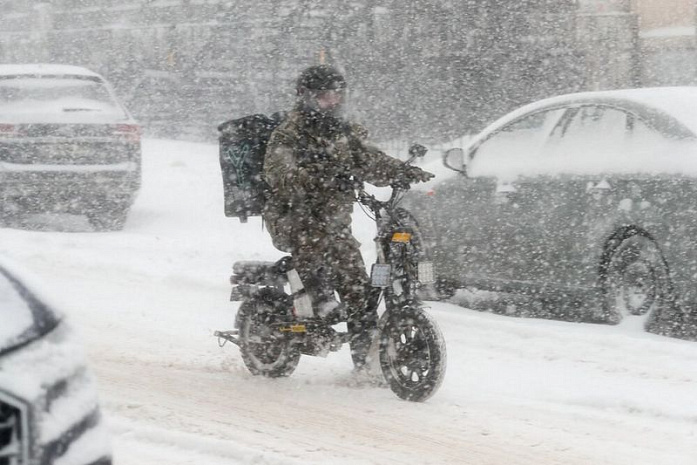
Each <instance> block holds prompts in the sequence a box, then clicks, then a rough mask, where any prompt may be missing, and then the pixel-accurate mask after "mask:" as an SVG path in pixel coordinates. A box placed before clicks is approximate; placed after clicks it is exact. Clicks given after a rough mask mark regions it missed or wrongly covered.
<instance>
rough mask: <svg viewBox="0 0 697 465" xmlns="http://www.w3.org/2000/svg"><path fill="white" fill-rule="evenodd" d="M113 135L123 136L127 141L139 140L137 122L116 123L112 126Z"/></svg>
mask: <svg viewBox="0 0 697 465" xmlns="http://www.w3.org/2000/svg"><path fill="white" fill-rule="evenodd" d="M114 135H115V136H118V137H123V138H124V139H126V140H127V141H129V142H140V126H138V125H137V124H117V125H116V126H114Z"/></svg>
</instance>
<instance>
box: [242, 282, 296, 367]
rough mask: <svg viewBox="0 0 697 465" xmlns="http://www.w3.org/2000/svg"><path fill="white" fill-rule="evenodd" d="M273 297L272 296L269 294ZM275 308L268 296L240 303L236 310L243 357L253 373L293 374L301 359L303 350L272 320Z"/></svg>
mask: <svg viewBox="0 0 697 465" xmlns="http://www.w3.org/2000/svg"><path fill="white" fill-rule="evenodd" d="M268 297H269V298H270V299H272V296H268ZM274 316H275V309H274V306H273V304H272V302H271V301H269V299H261V298H254V299H251V300H247V301H245V302H243V303H242V305H240V309H239V310H238V314H237V327H238V329H239V341H240V344H239V345H240V353H241V355H242V361H243V362H244V364H245V366H246V367H247V369H248V370H249V371H250V372H251V373H252V374H253V375H261V376H267V377H269V378H278V377H282V376H290V375H291V374H292V373H293V371H295V368H296V367H297V366H298V362H299V361H300V351H299V350H298V348H297V347H296V346H295V345H294V344H292V343H291V341H290V340H289V339H288V338H287V337H284V336H283V335H279V334H277V333H276V332H275V331H274V330H273V328H272V326H271V322H272V321H273V319H274Z"/></svg>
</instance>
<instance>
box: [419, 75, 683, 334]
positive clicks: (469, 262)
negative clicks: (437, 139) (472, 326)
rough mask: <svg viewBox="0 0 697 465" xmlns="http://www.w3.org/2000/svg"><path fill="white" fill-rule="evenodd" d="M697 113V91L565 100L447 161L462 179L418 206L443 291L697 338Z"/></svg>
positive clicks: (517, 118)
mask: <svg viewBox="0 0 697 465" xmlns="http://www.w3.org/2000/svg"><path fill="white" fill-rule="evenodd" d="M695 108H697V88H648V89H630V90H618V91H606V92H588V93H579V94H571V95H564V96H559V97H554V98H550V99H546V100H542V101H539V102H535V103H532V104H530V105H527V106H525V107H523V108H520V109H518V110H516V111H514V112H512V113H510V114H508V115H506V116H504V117H502V118H501V119H499V120H498V121H496V122H494V123H493V124H491V125H490V126H489V127H487V128H486V129H484V130H483V131H482V132H481V133H480V134H478V135H477V136H475V137H474V138H473V139H472V140H471V142H470V143H469V145H468V146H467V147H466V148H465V149H464V151H463V150H460V149H453V150H450V151H448V152H446V153H445V154H444V163H445V165H446V166H447V167H450V168H453V169H454V170H456V171H459V172H460V175H459V176H457V175H454V174H453V176H450V177H447V176H446V179H442V178H441V180H439V181H437V182H434V183H433V184H432V185H431V186H429V187H430V188H431V190H430V191H429V192H427V194H428V195H424V193H423V192H422V193H418V192H412V193H411V198H410V201H411V211H412V212H413V213H414V214H415V215H416V217H417V219H418V220H419V221H420V223H421V226H422V228H423V230H424V231H425V235H426V237H427V238H428V240H429V241H430V243H431V245H432V247H433V255H434V260H435V264H436V268H437V270H438V273H439V275H440V278H441V284H442V286H441V290H445V291H452V290H454V289H457V288H468V289H477V290H485V291H494V292H475V293H464V294H471V295H472V296H473V299H474V300H476V299H485V300H486V299H487V298H488V297H489V296H492V295H494V296H495V297H493V298H492V299H490V300H491V301H492V302H494V305H495V308H498V309H500V310H501V311H502V312H508V313H513V314H520V313H523V314H524V313H527V314H533V315H540V316H548V317H553V318H562V319H569V320H584V321H598V322H609V323H619V322H624V323H625V324H630V325H631V324H632V323H631V322H635V323H636V324H637V325H643V326H644V327H645V328H646V329H647V330H648V331H651V332H655V333H659V334H666V335H671V336H676V337H683V338H693V339H694V338H697V330H696V329H695V327H696V324H697V113H696V112H695ZM459 294H463V293H459ZM496 306H498V307H496Z"/></svg>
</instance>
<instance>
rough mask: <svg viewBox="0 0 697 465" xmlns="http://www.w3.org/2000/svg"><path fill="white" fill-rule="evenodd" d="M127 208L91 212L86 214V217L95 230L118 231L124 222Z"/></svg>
mask: <svg viewBox="0 0 697 465" xmlns="http://www.w3.org/2000/svg"><path fill="white" fill-rule="evenodd" d="M128 210H129V209H128V208H123V207H120V208H114V209H111V210H106V211H100V212H93V213H89V214H88V215H87V219H88V221H89V222H90V224H91V225H92V227H93V228H94V229H95V231H120V230H122V229H123V227H124V225H125V224H126V218H127V217H128Z"/></svg>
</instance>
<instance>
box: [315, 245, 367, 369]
mask: <svg viewBox="0 0 697 465" xmlns="http://www.w3.org/2000/svg"><path fill="white" fill-rule="evenodd" d="M327 252H328V253H327V254H326V257H327V259H328V264H329V265H330V266H329V268H330V269H331V272H332V282H333V283H334V287H335V288H336V290H337V292H338V293H339V296H340V297H341V301H342V302H344V303H345V304H346V305H347V307H348V330H349V332H351V333H352V339H351V357H352V358H353V362H354V365H355V366H356V367H357V368H361V367H362V366H363V365H364V364H365V361H366V360H365V359H366V356H367V354H368V350H369V349H370V344H371V342H372V339H373V336H374V334H375V330H376V329H377V321H378V316H377V309H375V308H368V305H367V303H368V291H369V279H368V275H367V273H366V270H365V263H364V262H363V257H362V256H361V252H360V248H359V244H358V241H356V240H355V239H354V238H353V236H350V235H349V236H348V237H346V236H345V235H344V236H342V237H340V238H338V239H336V240H335V241H333V242H332V244H331V246H330V247H329V250H327Z"/></svg>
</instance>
